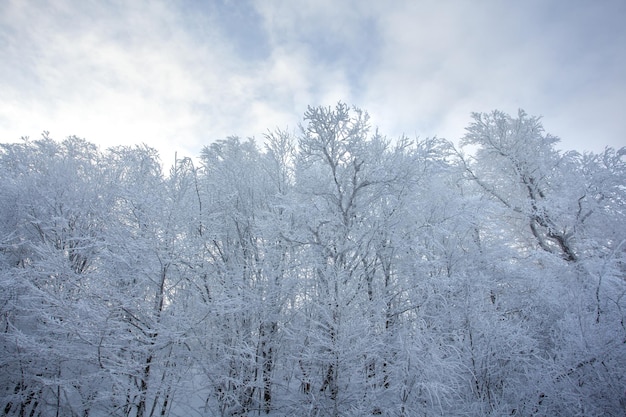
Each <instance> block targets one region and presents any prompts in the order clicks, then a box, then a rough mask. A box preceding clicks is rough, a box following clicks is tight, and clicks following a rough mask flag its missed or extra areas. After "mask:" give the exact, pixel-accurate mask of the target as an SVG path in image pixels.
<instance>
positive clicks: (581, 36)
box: [0, 0, 626, 163]
mask: <svg viewBox="0 0 626 417" xmlns="http://www.w3.org/2000/svg"><path fill="white" fill-rule="evenodd" d="M557 3H558V2H550V1H548V2H545V1H538V0H537V1H535V0H531V1H529V2H518V3H514V4H511V3H506V4H505V3H502V2H499V1H491V0H488V1H484V2H478V3H476V2H466V1H447V2H445V3H443V2H435V1H420V2H411V1H400V2H393V3H389V2H387V3H385V2H378V1H373V0H370V1H366V0H363V1H342V2H336V1H330V0H327V1H313V0H307V1H304V0H302V1H301V0H298V1H277V2H254V3H253V2H245V1H242V2H236V3H235V2H232V3H229V2H215V3H206V4H205V3H202V4H200V3H194V2H182V3H170V2H165V1H155V2H124V1H121V0H116V1H114V2H112V3H110V2H107V3H105V2H98V1H92V0H84V1H76V0H59V1H56V2H54V3H52V4H51V3H49V2H43V1H42V2H37V1H34V2H22V1H20V0H9V1H8V2H4V4H3V5H0V59H1V60H2V62H3V63H9V64H8V65H3V66H2V67H1V68H0V90H2V92H3V93H2V97H0V140H4V141H12V140H16V139H17V138H19V136H22V135H31V136H35V137H36V136H38V135H39V132H40V131H42V130H49V131H51V133H52V135H53V136H54V137H57V138H62V137H64V136H66V135H70V134H77V135H79V136H83V137H85V138H87V139H88V140H91V141H94V142H97V143H99V144H101V146H109V145H115V144H129V143H140V142H146V143H148V144H149V145H151V146H153V147H155V148H157V149H159V150H160V151H161V153H162V155H163V160H164V161H165V162H166V163H169V161H171V160H172V159H173V154H174V152H175V151H176V150H178V153H179V155H197V154H198V152H199V150H200V148H201V146H203V145H205V144H208V143H210V142H211V141H213V140H216V139H221V138H224V137H226V136H228V135H233V134H235V135H240V136H243V137H247V136H252V135H254V136H256V137H257V138H260V136H261V135H262V134H263V133H264V132H266V130H267V129H273V128H275V127H281V128H285V127H289V128H295V127H296V125H297V124H298V122H299V121H300V120H301V115H302V113H303V111H304V110H305V109H306V106H307V105H309V104H311V105H318V104H322V105H333V104H334V103H335V102H336V101H338V100H342V101H344V102H347V103H349V104H355V105H357V106H359V107H362V108H363V109H365V110H367V111H369V112H370V114H371V115H372V119H373V122H374V123H375V124H377V125H379V126H380V128H381V132H382V133H384V134H387V135H388V136H391V137H395V136H399V135H400V134H402V133H406V134H408V135H410V136H412V135H419V136H422V137H423V136H433V135H438V136H442V137H447V138H449V139H456V138H458V137H459V136H460V135H462V134H463V128H464V126H465V125H467V123H468V122H469V113H470V112H471V111H489V110H492V109H494V108H499V109H502V110H504V111H507V112H511V113H514V112H515V111H516V110H517V108H519V107H521V108H524V109H526V110H527V111H528V112H529V113H531V114H538V115H544V116H545V119H544V123H545V125H546V128H548V130H550V131H551V132H552V133H554V134H557V135H559V136H561V137H563V139H564V147H569V148H572V147H577V148H580V149H583V148H591V146H587V143H585V142H584V139H585V138H588V137H590V136H591V135H593V137H594V138H597V140H598V146H596V147H594V149H596V150H597V149H599V148H601V147H602V146H604V145H605V144H608V145H612V146H620V145H623V144H624V142H626V136H625V135H626V132H625V130H626V127H625V126H626V122H625V121H624V118H623V117H621V114H619V111H620V110H619V109H621V108H622V107H623V102H624V100H625V99H626V81H625V80H624V77H623V74H624V73H626V57H625V56H624V54H623V53H622V52H621V49H620V46H621V45H624V44H626V30H625V29H624V28H622V26H623V25H622V23H621V22H622V21H623V20H624V19H623V18H625V17H626V6H623V5H622V4H623V3H621V2H620V1H619V0H607V2H603V4H605V5H608V6H600V5H597V4H595V3H594V4H589V3H587V2H579V1H572V2H568V4H567V7H566V8H565V6H564V5H563V4H561V3H559V4H557ZM572 138H574V140H570V141H569V142H567V140H568V139H572ZM576 140H578V141H579V142H576ZM568 144H571V145H568Z"/></svg>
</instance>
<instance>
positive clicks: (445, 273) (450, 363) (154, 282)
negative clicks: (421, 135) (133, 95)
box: [0, 103, 626, 417]
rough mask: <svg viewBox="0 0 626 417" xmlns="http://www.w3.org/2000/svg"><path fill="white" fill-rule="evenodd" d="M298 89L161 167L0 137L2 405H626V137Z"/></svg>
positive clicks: (150, 157) (163, 412)
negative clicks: (426, 114)
mask: <svg viewBox="0 0 626 417" xmlns="http://www.w3.org/2000/svg"><path fill="white" fill-rule="evenodd" d="M557 142H558V139H557V138H556V137H553V136H551V135H549V134H547V133H546V132H544V130H543V128H542V125H541V121H540V119H539V118H537V117H532V116H529V115H527V114H526V113H524V112H523V111H520V112H519V113H518V114H516V115H513V116H511V115H507V114H504V113H502V112H499V111H494V112H491V113H486V114H484V113H481V114H478V113H477V114H474V115H472V119H471V120H470V121H469V122H468V127H467V130H466V135H465V136H464V137H463V138H460V141H459V142H458V146H455V145H454V144H453V143H452V142H450V141H447V140H443V139H437V138H432V139H409V138H400V139H396V138H394V139H393V140H392V139H388V138H386V137H385V136H383V135H382V134H381V133H379V132H378V131H377V130H376V129H375V128H373V127H371V126H370V124H369V120H368V115H367V113H366V112H364V111H361V110H359V109H356V108H350V107H348V106H346V105H345V104H342V103H339V104H337V105H336V106H334V107H309V108H308V109H307V111H306V112H305V114H304V117H303V121H302V124H301V127H300V129H299V130H298V131H296V132H287V131H281V130H274V131H271V132H270V133H268V134H267V135H266V137H265V138H264V146H260V145H258V144H257V143H256V142H255V141H254V140H242V139H238V138H235V137H232V138H228V139H226V140H221V141H217V142H215V143H212V144H210V145H209V146H207V147H206V148H205V149H204V150H203V151H202V153H201V155H199V157H198V158H195V159H190V158H184V159H180V160H177V161H176V164H175V165H174V166H172V167H171V168H169V171H166V172H164V171H163V169H162V168H161V162H160V160H159V156H158V153H157V152H156V151H155V150H154V149H151V148H149V147H147V146H118V147H114V148H110V149H106V150H101V149H99V148H98V147H96V146H95V145H93V144H91V143H89V142H88V141H85V140H83V139H79V138H76V137H70V138H67V139H65V140H63V141H55V140H53V139H51V138H49V137H48V136H47V135H44V137H43V138H42V139H39V140H27V139H25V140H23V141H22V142H20V143H16V144H1V145H0V326H1V331H0V412H1V413H2V416H20V417H23V416H27V417H34V416H76V417H93V416H120V417H121V416H124V417H146V416H190V417H193V416H236V415H238V416H253V415H270V416H368V415H369V416H372V415H380V416H407V417H408V416H505V415H506V416H624V414H625V413H626V394H625V390H626V323H625V320H626V149H620V150H616V149H611V148H607V149H606V150H605V151H604V152H602V153H600V154H594V153H585V154H581V153H578V152H575V151H571V152H563V151H560V150H558V149H557V148H556V144H557Z"/></svg>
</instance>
